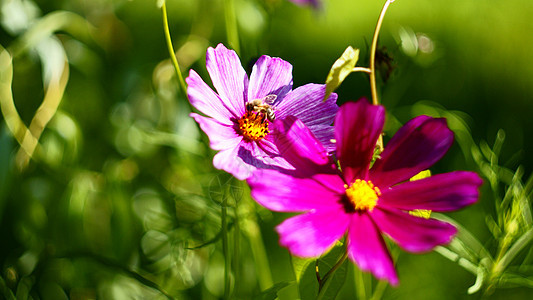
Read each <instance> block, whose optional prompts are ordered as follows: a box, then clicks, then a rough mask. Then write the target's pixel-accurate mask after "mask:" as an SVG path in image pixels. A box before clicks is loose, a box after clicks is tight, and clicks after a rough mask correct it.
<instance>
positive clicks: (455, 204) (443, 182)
mask: <svg viewBox="0 0 533 300" xmlns="http://www.w3.org/2000/svg"><path fill="white" fill-rule="evenodd" d="M482 183H483V180H481V178H479V176H478V175H477V174H476V173H474V172H466V171H455V172H451V173H445V174H438V175H433V176H431V177H428V178H424V179H421V180H416V181H410V182H405V183H402V184H399V185H397V186H394V187H393V188H391V189H386V190H382V194H381V196H380V197H379V205H382V206H387V207H393V208H398V209H402V210H414V209H426V210H433V211H452V210H456V209H460V208H462V207H464V206H467V205H470V204H473V203H475V202H476V201H477V200H478V198H479V187H480V186H481V184H482Z"/></svg>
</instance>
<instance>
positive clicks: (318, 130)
mask: <svg viewBox="0 0 533 300" xmlns="http://www.w3.org/2000/svg"><path fill="white" fill-rule="evenodd" d="M308 128H309V130H310V131H311V132H312V133H313V134H314V135H315V137H316V139H317V140H318V141H319V142H320V144H322V146H324V149H326V151H327V152H328V153H331V152H334V151H335V147H336V145H335V128H334V127H333V126H331V125H314V126H309V127H308Z"/></svg>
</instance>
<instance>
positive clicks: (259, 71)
mask: <svg viewBox="0 0 533 300" xmlns="http://www.w3.org/2000/svg"><path fill="white" fill-rule="evenodd" d="M291 89H292V65H291V64H290V63H288V62H286V61H284V60H283V59H281V58H277V57H275V58H272V57H270V56H267V55H263V56H261V57H260V58H259V59H258V60H257V62H256V63H255V65H254V67H253V69H252V74H251V75H250V84H249V86H248V101H250V100H253V99H262V98H264V97H265V96H267V95H271V94H275V95H277V96H278V97H283V96H285V94H287V93H288V92H290V91H291Z"/></svg>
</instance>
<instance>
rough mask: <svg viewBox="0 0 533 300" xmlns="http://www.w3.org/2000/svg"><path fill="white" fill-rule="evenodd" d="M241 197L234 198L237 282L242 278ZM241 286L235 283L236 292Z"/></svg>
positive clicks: (234, 243)
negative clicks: (239, 210) (239, 209)
mask: <svg viewBox="0 0 533 300" xmlns="http://www.w3.org/2000/svg"><path fill="white" fill-rule="evenodd" d="M238 200H239V199H234V203H235V208H234V209H233V210H234V221H233V225H234V230H233V261H232V262H233V274H234V278H235V282H239V279H240V278H241V266H240V262H241V257H240V255H241V253H240V242H241V239H240V237H241V230H240V224H239V212H238V208H239V206H238V204H239V201H238ZM238 287H239V286H238V285H235V288H234V292H237V288H238Z"/></svg>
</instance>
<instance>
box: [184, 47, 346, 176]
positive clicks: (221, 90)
mask: <svg viewBox="0 0 533 300" xmlns="http://www.w3.org/2000/svg"><path fill="white" fill-rule="evenodd" d="M206 65H207V71H208V72H209V75H210V76H211V81H212V82H213V85H214V87H215V88H216V90H217V93H215V92H214V91H213V90H212V89H211V88H210V87H209V86H208V85H207V84H206V83H205V82H204V81H203V80H202V78H200V76H199V75H198V74H197V73H196V72H195V71H194V70H191V71H190V74H189V77H188V78H187V84H188V89H187V93H188V95H189V100H190V101H191V104H192V105H193V106H194V107H195V108H196V109H198V110H199V111H200V112H202V113H204V114H205V115H206V116H207V117H204V116H201V115H198V114H196V113H191V116H192V117H193V118H194V119H195V120H196V122H198V124H200V128H202V130H203V131H204V132H205V133H206V134H207V136H208V137H209V140H210V145H211V148H212V149H213V150H220V152H218V153H217V154H216V155H215V157H214V158H213V165H214V166H215V168H217V169H222V170H224V171H226V172H228V173H231V174H232V175H233V176H235V177H236V178H238V179H240V180H243V179H246V178H248V177H249V176H250V175H251V173H252V171H254V170H255V169H256V168H272V169H293V167H292V166H291V165H290V164H289V163H287V161H286V160H285V159H283V158H282V157H281V156H280V155H279V151H278V149H277V147H276V145H275V144H274V141H273V137H274V135H275V134H276V133H275V129H274V128H273V126H272V125H273V124H272V121H274V120H275V119H284V118H285V117H287V116H290V115H292V116H295V117H298V118H299V119H300V120H302V122H304V124H305V125H307V126H308V127H309V129H310V130H311V131H312V132H313V134H314V135H315V136H316V137H317V138H318V139H319V140H320V141H321V142H323V143H325V144H326V145H330V146H329V147H330V148H331V149H333V148H334V145H333V144H332V143H331V139H332V138H333V127H332V126H331V124H332V123H333V120H334V118H335V113H336V112H337V110H338V106H337V104H336V101H337V95H336V94H332V95H331V96H329V97H328V99H327V100H326V101H323V99H324V96H325V91H326V86H325V85H324V84H307V85H304V86H301V87H299V88H297V89H295V90H292V66H291V64H289V63H288V62H286V61H284V60H282V59H280V58H273V57H269V56H266V55H264V56H261V57H260V58H259V59H258V60H257V62H256V63H255V65H254V66H253V69H252V74H251V75H250V79H248V76H247V75H246V72H245V71H244V69H243V67H242V66H241V63H240V61H239V57H238V56H237V54H236V53H235V51H232V50H228V49H226V47H224V46H223V45H222V44H219V45H218V46H217V47H216V48H215V49H213V48H209V49H207V57H206Z"/></svg>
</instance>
